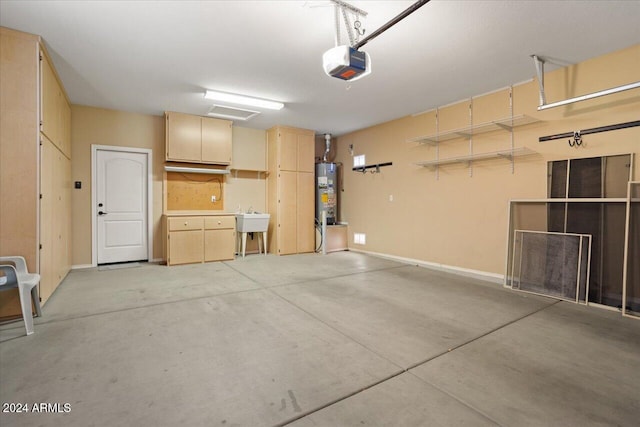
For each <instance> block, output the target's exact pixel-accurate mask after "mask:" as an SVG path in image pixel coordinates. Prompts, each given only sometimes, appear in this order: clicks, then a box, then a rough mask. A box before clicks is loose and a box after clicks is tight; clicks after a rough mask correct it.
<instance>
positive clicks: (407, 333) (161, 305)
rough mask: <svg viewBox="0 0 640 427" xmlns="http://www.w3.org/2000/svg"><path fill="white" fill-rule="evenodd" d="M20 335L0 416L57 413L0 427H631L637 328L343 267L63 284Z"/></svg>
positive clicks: (450, 281) (274, 267)
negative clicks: (23, 407) (22, 408)
mask: <svg viewBox="0 0 640 427" xmlns="http://www.w3.org/2000/svg"><path fill="white" fill-rule="evenodd" d="M35 329H36V332H35V334H34V335H32V336H29V337H27V336H24V327H23V324H22V323H21V322H14V323H11V324H7V325H3V326H2V327H1V328H0V341H2V344H1V345H0V375H1V381H0V402H2V403H3V405H4V404H5V403H11V402H12V403H27V404H29V406H30V407H31V406H32V405H33V404H34V403H54V404H55V403H59V404H61V405H62V404H65V403H68V404H70V412H68V413H58V412H55V413H33V412H31V413H21V414H11V413H0V425H3V426H9V425H11V426H34V425H42V426H115V425H118V426H176V425H182V426H205V425H207V426H225V427H228V426H272V425H286V424H289V425H292V426H296V427H306V426H331V427H335V426H366V425H369V426H420V425H422V426H440V425H442V426H451V425H470V426H479V425H502V426H542V425H548V426H590V425H592V426H610V425H624V426H637V425H640V322H638V321H637V320H634V319H628V318H622V317H621V316H620V314H619V313H615V312H609V311H604V310H600V309H596V308H591V307H582V306H576V305H574V304H571V303H565V302H558V301H556V300H553V299H550V298H543V297H537V296H532V295H527V294H523V293H516V292H512V291H508V290H505V289H503V288H502V287H501V286H500V285H496V284H492V283H488V282H482V281H478V280H474V279H469V278H462V277H459V276H454V275H448V274H445V273H441V272H435V271H430V270H427V269H424V268H420V267H414V266H408V265H404V264H398V263H395V262H392V261H388V260H384V259H380V258H375V257H370V256H367V255H363V254H358V253H353V252H340V253H333V254H330V255H327V256H322V255H316V254H307V255H297V256H286V257H276V256H271V255H269V256H259V255H252V256H247V257H246V258H245V259H238V260H235V261H231V262H224V263H210V264H203V265H187V266H177V267H165V266H158V265H147V264H143V265H141V266H139V267H135V268H127V269H118V270H107V271H98V270H97V269H91V270H82V271H73V272H71V273H70V274H69V276H68V277H67V278H66V279H65V281H64V282H63V283H62V285H61V286H60V287H59V288H58V290H57V291H56V293H55V294H54V295H53V297H52V298H51V299H50V300H49V302H48V303H47V304H46V306H45V307H44V317H43V318H41V319H36V327H35ZM3 409H7V408H5V407H3ZM54 409H55V408H54ZM63 411H64V407H63Z"/></svg>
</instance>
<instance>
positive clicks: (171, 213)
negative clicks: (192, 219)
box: [163, 211, 236, 217]
mask: <svg viewBox="0 0 640 427" xmlns="http://www.w3.org/2000/svg"><path fill="white" fill-rule="evenodd" d="M163 215H164V216H167V217H168V216H235V215H236V214H235V212H225V211H167V212H165V213H164V214H163Z"/></svg>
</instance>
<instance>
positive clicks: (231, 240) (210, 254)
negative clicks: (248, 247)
mask: <svg viewBox="0 0 640 427" xmlns="http://www.w3.org/2000/svg"><path fill="white" fill-rule="evenodd" d="M235 253H236V217H235V216H212V217H207V218H205V219H204V260H205V262H207V261H221V260H229V259H233V258H234V257H235Z"/></svg>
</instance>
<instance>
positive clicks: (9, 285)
mask: <svg viewBox="0 0 640 427" xmlns="http://www.w3.org/2000/svg"><path fill="white" fill-rule="evenodd" d="M0 270H1V271H2V272H3V273H4V277H3V276H0V291H4V290H8V289H13V288H18V292H19V293H20V307H21V308H22V318H23V319H24V326H25V328H26V330H27V335H31V334H32V333H33V313H32V311H31V301H32V300H33V305H34V306H35V308H36V314H37V315H38V317H41V316H42V310H41V309H40V298H39V297H38V287H37V285H38V283H40V275H39V274H35V273H29V272H28V271H27V263H26V262H25V260H24V258H23V257H21V256H5V257H0ZM29 295H31V298H29Z"/></svg>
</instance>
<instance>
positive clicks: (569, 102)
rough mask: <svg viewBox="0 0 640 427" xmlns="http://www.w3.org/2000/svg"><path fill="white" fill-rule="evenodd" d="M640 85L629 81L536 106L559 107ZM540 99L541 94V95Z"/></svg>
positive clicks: (545, 107)
mask: <svg viewBox="0 0 640 427" xmlns="http://www.w3.org/2000/svg"><path fill="white" fill-rule="evenodd" d="M639 87H640V82H635V83H629V84H628V85H623V86H618V87H613V88H611V89H605V90H601V91H600V92H594V93H589V94H587V95H582V96H576V97H575V98H570V99H565V100H564V101H558V102H552V103H551V104H542V105H540V106H539V107H538V111H542V110H547V109H549V108H554V107H560V106H562V105H567V104H573V103H574V102H580V101H586V100H587V99H593V98H598V97H600V96H605V95H611V94H614V93H618V92H623V91H625V90H630V89H636V88H639ZM541 99H542V96H541Z"/></svg>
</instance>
